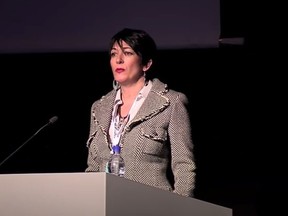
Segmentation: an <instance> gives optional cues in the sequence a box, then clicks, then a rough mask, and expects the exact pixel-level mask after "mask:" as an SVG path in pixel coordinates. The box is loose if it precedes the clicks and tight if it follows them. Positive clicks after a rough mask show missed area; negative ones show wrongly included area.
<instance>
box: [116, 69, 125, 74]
mask: <svg viewBox="0 0 288 216" xmlns="http://www.w3.org/2000/svg"><path fill="white" fill-rule="evenodd" d="M123 71H124V69H123V68H116V70H115V72H117V73H121V72H123Z"/></svg>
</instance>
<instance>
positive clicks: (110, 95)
mask: <svg viewBox="0 0 288 216" xmlns="http://www.w3.org/2000/svg"><path fill="white" fill-rule="evenodd" d="M114 95H115V91H114V90H111V91H110V92H108V93H107V94H105V95H102V96H101V98H98V99H97V100H96V101H94V102H93V103H92V109H94V108H95V107H97V106H99V105H100V104H101V103H102V102H103V101H104V100H107V99H109V98H110V97H114Z"/></svg>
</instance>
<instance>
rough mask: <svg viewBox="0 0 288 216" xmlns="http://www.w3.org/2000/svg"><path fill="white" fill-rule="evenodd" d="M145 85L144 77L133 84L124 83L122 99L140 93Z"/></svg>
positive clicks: (127, 98)
mask: <svg viewBox="0 0 288 216" xmlns="http://www.w3.org/2000/svg"><path fill="white" fill-rule="evenodd" d="M144 85H145V79H144V77H143V78H141V79H139V80H138V82H136V83H134V84H132V85H122V86H121V97H122V100H123V101H125V100H129V99H130V100H131V99H133V100H134V98H135V97H136V96H137V95H138V94H139V92H140V90H141V89H142V88H143V86H144Z"/></svg>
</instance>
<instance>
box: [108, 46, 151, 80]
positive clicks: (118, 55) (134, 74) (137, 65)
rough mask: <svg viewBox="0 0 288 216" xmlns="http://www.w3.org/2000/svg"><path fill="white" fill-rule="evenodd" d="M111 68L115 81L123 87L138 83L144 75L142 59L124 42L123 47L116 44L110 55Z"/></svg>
mask: <svg viewBox="0 0 288 216" xmlns="http://www.w3.org/2000/svg"><path fill="white" fill-rule="evenodd" d="M110 66H111V69H112V72H113V76H114V79H115V80H116V81H117V82H119V84H121V85H129V84H133V83H136V82H137V81H138V80H139V79H140V78H141V77H143V75H144V70H146V69H145V68H146V67H145V66H143V65H142V63H141V57H140V56H138V55H137V54H136V53H135V52H134V51H133V49H132V48H131V47H130V46H129V45H128V44H127V43H126V42H124V41H122V47H120V46H119V44H118V43H117V42H116V43H114V45H113V47H112V49H111V53H110Z"/></svg>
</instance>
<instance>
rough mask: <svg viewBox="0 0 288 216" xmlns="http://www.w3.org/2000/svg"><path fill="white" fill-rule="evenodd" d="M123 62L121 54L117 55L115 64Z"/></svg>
mask: <svg viewBox="0 0 288 216" xmlns="http://www.w3.org/2000/svg"><path fill="white" fill-rule="evenodd" d="M123 62H124V60H123V54H119V55H117V57H116V63H117V64H121V63H123Z"/></svg>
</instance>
